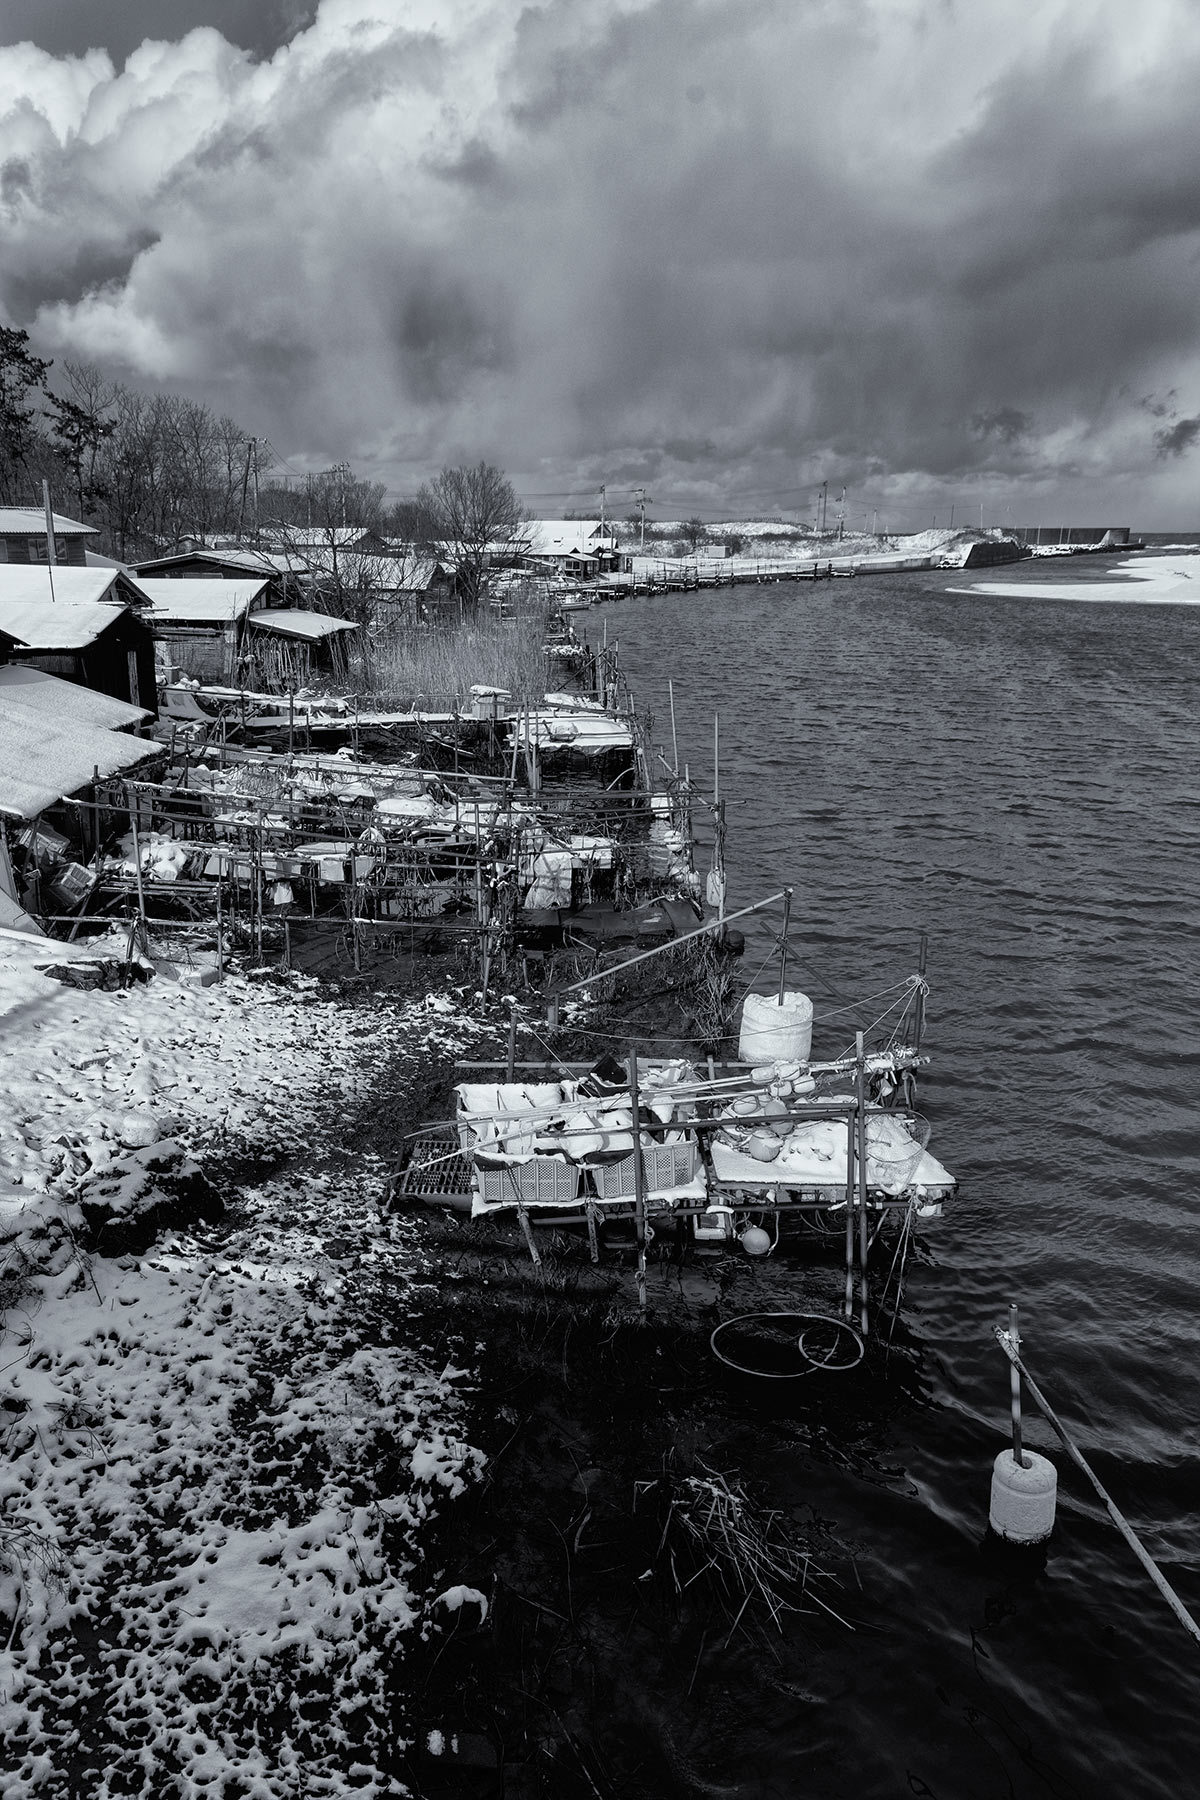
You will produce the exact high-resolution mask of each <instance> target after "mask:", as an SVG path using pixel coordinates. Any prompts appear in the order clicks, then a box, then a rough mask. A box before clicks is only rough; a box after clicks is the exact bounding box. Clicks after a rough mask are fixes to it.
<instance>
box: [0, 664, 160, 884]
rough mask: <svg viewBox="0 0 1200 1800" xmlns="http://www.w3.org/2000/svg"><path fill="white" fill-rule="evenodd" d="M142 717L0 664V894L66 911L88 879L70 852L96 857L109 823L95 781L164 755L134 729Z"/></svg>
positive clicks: (103, 697) (106, 699) (32, 671)
mask: <svg viewBox="0 0 1200 1800" xmlns="http://www.w3.org/2000/svg"><path fill="white" fill-rule="evenodd" d="M6 648H7V645H6V644H4V642H3V640H2V639H0V653H2V652H3V650H4V649H6ZM148 717H149V715H148V713H147V712H146V710H145V708H144V707H137V706H129V705H127V704H126V703H125V702H124V701H121V700H114V699H112V698H111V697H110V696H109V695H107V694H99V693H95V692H93V691H91V690H90V689H86V688H80V687H78V686H76V685H74V684H72V683H71V682H67V681H61V680H59V678H58V677H57V676H55V675H47V674H45V673H43V671H42V670H41V669H36V668H30V667H28V666H24V665H22V664H19V663H7V664H4V665H3V666H0V897H2V896H4V895H7V897H8V899H9V900H11V901H14V902H16V903H17V904H19V905H21V906H23V907H24V908H25V909H26V910H27V911H29V912H32V913H41V914H46V913H51V914H63V913H71V912H74V910H75V908H76V907H77V906H78V904H79V903H80V901H81V900H82V898H83V896H84V895H85V894H87V893H88V892H89V891H90V888H91V885H92V879H93V878H92V877H91V876H89V875H87V874H86V873H85V871H84V870H83V869H82V868H81V866H80V864H79V862H78V861H77V860H76V859H77V858H78V857H79V856H80V855H85V856H88V857H91V856H94V854H95V852H96V848H97V842H98V839H99V838H100V837H101V836H102V835H103V833H104V831H105V829H106V828H107V821H106V820H105V819H104V818H103V815H102V812H101V809H100V807H99V806H98V805H97V804H96V802H95V786H96V783H97V782H103V781H106V780H111V779H112V777H113V776H121V775H129V774H131V773H132V772H133V771H134V770H137V769H140V768H142V767H143V766H144V765H146V764H148V763H150V762H152V761H154V759H155V758H158V757H162V756H163V754H164V750H163V746H162V745H161V744H159V743H156V742H155V741H154V740H153V739H149V738H142V737H135V736H133V735H132V733H133V732H134V731H135V730H136V729H137V728H138V727H139V726H141V725H143V724H144V723H145V722H146V720H147V718H148Z"/></svg>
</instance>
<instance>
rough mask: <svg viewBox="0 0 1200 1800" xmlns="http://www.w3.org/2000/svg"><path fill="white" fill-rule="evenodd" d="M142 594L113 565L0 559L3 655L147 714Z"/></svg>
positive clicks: (150, 683) (148, 644)
mask: <svg viewBox="0 0 1200 1800" xmlns="http://www.w3.org/2000/svg"><path fill="white" fill-rule="evenodd" d="M145 614H146V602H145V597H144V596H143V595H142V594H141V593H140V592H139V591H138V588H137V586H136V584H135V583H134V582H133V581H132V580H131V579H130V577H129V576H128V575H126V574H125V573H124V572H123V571H122V570H121V569H115V568H114V569H89V568H78V567H75V566H68V567H64V566H63V565H62V564H59V565H57V566H55V567H49V566H47V565H46V564H45V563H43V564H41V565H40V566H36V565H32V564H26V565H24V566H20V565H16V564H12V563H8V564H0V634H3V639H4V640H7V642H8V650H7V655H8V659H9V661H11V662H15V663H21V664H24V665H26V666H28V667H32V668H36V669H41V670H42V671H43V672H44V673H45V674H47V675H56V676H58V677H59V678H60V679H61V680H63V681H67V682H71V683H73V684H75V685H76V686H78V687H83V688H89V689H91V690H92V692H93V693H97V694H108V695H109V696H110V697H111V698H113V699H114V700H123V701H125V702H126V704H128V705H130V706H134V707H139V708H143V709H144V710H145V711H147V712H149V713H153V712H154V711H155V710H156V707H157V695H156V686H155V676H154V638H153V635H152V633H151V630H150V625H149V622H148V620H147V618H146V616H145Z"/></svg>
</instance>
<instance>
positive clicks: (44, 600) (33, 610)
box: [0, 563, 126, 650]
mask: <svg viewBox="0 0 1200 1800" xmlns="http://www.w3.org/2000/svg"><path fill="white" fill-rule="evenodd" d="M120 573H121V571H120V570H119V569H75V568H61V567H60V568H56V569H55V570H54V582H53V596H54V597H53V599H52V598H51V583H50V580H49V573H48V570H47V568H46V565H45V563H40V564H33V563H0V631H2V632H4V633H5V635H6V636H8V637H11V638H15V639H16V640H17V642H18V643H19V644H21V645H23V646H24V647H25V649H27V650H81V649H82V648H83V647H84V645H85V644H91V643H94V642H95V640H96V639H97V638H98V637H99V636H100V633H101V632H102V631H107V629H108V627H109V626H110V625H111V624H112V623H113V622H114V620H115V619H117V618H118V617H119V615H120V614H121V613H122V612H123V611H124V610H125V606H126V602H125V600H124V599H123V598H121V597H120V595H119V593H118V592H117V591H116V590H115V583H116V581H117V578H118V576H119V575H120Z"/></svg>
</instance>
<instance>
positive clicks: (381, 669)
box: [356, 603, 549, 712]
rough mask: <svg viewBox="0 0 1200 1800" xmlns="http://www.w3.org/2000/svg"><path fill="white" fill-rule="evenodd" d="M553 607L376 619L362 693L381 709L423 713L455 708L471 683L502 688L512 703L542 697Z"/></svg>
mask: <svg viewBox="0 0 1200 1800" xmlns="http://www.w3.org/2000/svg"><path fill="white" fill-rule="evenodd" d="M548 610H549V609H548V606H547V605H546V604H545V603H540V604H539V603H534V604H531V605H530V606H529V607H528V608H522V610H521V611H520V613H519V614H518V615H517V616H516V617H515V618H508V619H500V618H497V617H495V615H493V614H490V613H489V614H486V615H483V616H481V617H478V618H474V619H464V620H462V621H461V622H458V621H456V622H453V623H446V624H436V625H421V626H408V627H387V626H383V625H380V624H378V623H377V624H376V625H375V626H374V627H373V628H372V632H371V637H370V641H369V644H368V646H367V649H366V652H365V655H364V659H363V665H364V666H363V668H362V670H361V675H360V676H359V692H360V694H361V695H362V696H363V697H365V698H369V699H370V700H371V701H372V702H374V703H376V704H378V705H380V706H385V707H389V708H396V709H404V710H409V709H413V710H416V711H420V712H450V711H453V710H454V709H455V708H457V707H459V706H462V705H463V704H464V702H465V701H466V700H467V697H468V695H469V694H470V691H471V689H472V688H473V687H496V688H503V689H505V690H506V691H507V692H508V693H509V694H510V695H511V696H512V698H513V700H515V701H518V702H521V701H530V702H533V701H538V700H540V699H541V697H542V695H543V693H544V691H545V687H546V667H545V656H544V654H543V649H542V646H543V644H544V642H545V638H546V630H547V622H548ZM357 673H358V672H357V671H356V674H357Z"/></svg>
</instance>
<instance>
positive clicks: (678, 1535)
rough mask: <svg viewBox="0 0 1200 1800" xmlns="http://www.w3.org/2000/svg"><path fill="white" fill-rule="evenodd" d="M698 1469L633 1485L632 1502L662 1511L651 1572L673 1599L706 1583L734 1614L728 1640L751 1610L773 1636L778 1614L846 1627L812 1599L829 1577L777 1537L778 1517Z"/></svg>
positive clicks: (800, 1549) (720, 1477)
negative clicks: (823, 1616) (760, 1611)
mask: <svg viewBox="0 0 1200 1800" xmlns="http://www.w3.org/2000/svg"><path fill="white" fill-rule="evenodd" d="M701 1467H702V1469H703V1472H702V1473H701V1474H699V1475H688V1476H683V1477H679V1476H672V1475H664V1476H662V1477H661V1478H660V1479H659V1480H658V1481H653V1482H639V1483H637V1484H636V1494H637V1498H638V1499H639V1500H640V1499H641V1498H642V1496H643V1495H645V1494H649V1495H653V1496H654V1497H655V1498H656V1499H657V1500H658V1502H659V1504H660V1505H661V1506H662V1508H663V1514H664V1516H663V1527H662V1535H661V1537H660V1538H659V1542H658V1552H657V1566H658V1567H659V1568H660V1569H662V1570H664V1571H665V1573H666V1574H667V1576H668V1578H669V1579H670V1581H671V1583H672V1585H673V1586H674V1589H675V1592H676V1594H677V1595H679V1596H682V1595H683V1594H684V1593H685V1592H686V1591H687V1589H689V1588H690V1587H691V1586H692V1585H693V1583H695V1582H697V1581H700V1580H702V1579H704V1580H707V1581H708V1582H709V1583H710V1584H711V1586H712V1587H713V1588H714V1589H715V1590H716V1592H717V1594H718V1596H719V1597H720V1599H721V1601H722V1603H723V1604H724V1605H725V1606H726V1607H727V1608H728V1609H729V1611H730V1612H731V1613H732V1612H733V1608H734V1607H735V1606H736V1608H737V1612H736V1616H735V1617H734V1618H733V1623H732V1625H731V1626H730V1631H729V1635H730V1637H732V1636H733V1634H734V1632H735V1631H736V1630H737V1628H738V1626H739V1625H740V1624H741V1621H742V1617H743V1615H744V1614H745V1612H746V1610H747V1608H748V1607H750V1606H751V1605H752V1604H758V1605H760V1606H763V1607H765V1608H766V1610H767V1612H768V1613H769V1614H770V1616H771V1619H772V1621H773V1623H774V1624H775V1626H776V1628H777V1629H779V1630H782V1628H783V1627H782V1621H783V1615H784V1614H785V1613H787V1612H810V1611H812V1610H813V1609H814V1608H819V1609H820V1610H821V1611H822V1612H825V1613H828V1614H829V1615H830V1617H831V1618H835V1619H837V1620H838V1622H839V1623H840V1624H843V1625H844V1624H847V1623H848V1621H846V1620H845V1619H843V1618H842V1617H841V1615H840V1614H839V1613H837V1612H835V1611H834V1609H833V1608H832V1607H831V1606H830V1605H829V1604H828V1602H827V1601H825V1600H823V1599H822V1598H821V1596H820V1594H819V1592H818V1591H817V1589H818V1587H819V1586H821V1585H824V1584H828V1583H830V1582H831V1581H832V1580H833V1577H831V1576H830V1575H829V1574H828V1572H827V1571H825V1570H822V1569H819V1568H818V1567H817V1566H816V1564H815V1563H814V1562H813V1560H812V1556H811V1554H810V1552H809V1550H808V1549H807V1547H806V1546H803V1545H800V1544H796V1543H793V1542H790V1541H789V1540H788V1539H787V1538H786V1537H785V1536H784V1535H783V1533H782V1530H781V1527H780V1517H779V1514H777V1513H766V1512H763V1511H762V1510H761V1509H760V1508H758V1507H757V1506H756V1505H755V1504H754V1502H753V1501H752V1500H751V1499H750V1497H749V1496H748V1495H747V1493H746V1491H745V1489H744V1488H743V1487H741V1486H740V1485H738V1484H736V1483H733V1482H730V1481H727V1480H726V1478H725V1476H724V1475H721V1474H719V1473H718V1472H717V1471H716V1470H713V1469H704V1468H703V1465H701Z"/></svg>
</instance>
